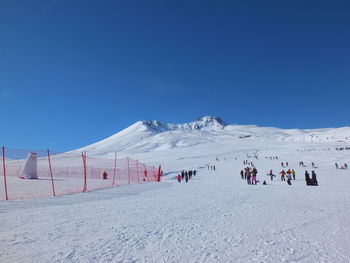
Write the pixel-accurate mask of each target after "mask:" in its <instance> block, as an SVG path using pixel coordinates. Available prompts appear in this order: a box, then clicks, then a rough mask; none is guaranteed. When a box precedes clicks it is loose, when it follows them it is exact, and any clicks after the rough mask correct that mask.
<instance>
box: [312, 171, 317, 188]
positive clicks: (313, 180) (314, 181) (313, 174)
mask: <svg viewBox="0 0 350 263" xmlns="http://www.w3.org/2000/svg"><path fill="white" fill-rule="evenodd" d="M311 182H312V184H313V185H318V182H317V178H316V173H315V171H312V172H311Z"/></svg>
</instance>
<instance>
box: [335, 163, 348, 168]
mask: <svg viewBox="0 0 350 263" xmlns="http://www.w3.org/2000/svg"><path fill="white" fill-rule="evenodd" d="M335 167H336V168H337V169H348V165H347V163H344V165H342V166H341V167H340V168H339V166H338V163H335Z"/></svg>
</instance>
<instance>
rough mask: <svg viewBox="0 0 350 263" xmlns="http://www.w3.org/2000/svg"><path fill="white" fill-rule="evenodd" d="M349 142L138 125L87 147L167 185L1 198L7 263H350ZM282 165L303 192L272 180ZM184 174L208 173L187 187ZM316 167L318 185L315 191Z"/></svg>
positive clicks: (316, 134)
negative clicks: (148, 166)
mask: <svg viewBox="0 0 350 263" xmlns="http://www.w3.org/2000/svg"><path fill="white" fill-rule="evenodd" d="M349 138H350V129H349V128H348V127H344V128H335V129H333V128H329V129H318V130H298V129H295V130H283V129H278V128H269V127H257V126H254V125H245V126H241V125H228V124H226V123H224V122H223V121H221V120H220V119H218V118H211V117H205V118H202V119H199V120H197V121H194V122H191V123H188V124H162V123H160V122H157V121H140V122H137V123H135V124H134V125H132V126H130V127H129V128H127V129H125V130H123V131H121V132H119V133H117V134H115V135H113V136H111V137H109V138H107V139H105V140H103V141H101V142H97V143H95V144H93V145H89V146H87V147H84V149H86V150H88V151H89V154H90V155H91V154H95V155H100V154H102V155H106V156H108V155H109V154H110V153H112V155H111V156H113V152H114V151H118V152H120V153H122V154H125V155H131V156H132V157H136V158H138V159H140V160H142V161H144V162H146V163H154V164H159V163H161V164H162V167H163V169H164V173H165V175H166V176H164V177H163V179H162V182H161V183H147V184H139V185H131V186H125V187H124V186H118V187H115V188H111V189H106V190H102V191H94V192H90V193H84V194H76V195H67V196H61V197H58V198H47V199H37V200H26V201H21V202H14V201H10V202H2V203H1V202H0V214H1V220H2V221H1V222H2V223H1V224H0V237H1V242H0V251H1V252H2V253H0V262H269V263H275V262H305V263H309V262H337V263H348V262H350V252H349V243H350V220H349V217H350V192H349V188H350V174H349V170H348V169H336V168H335V162H337V163H338V164H339V166H343V164H344V163H348V164H349V162H350V157H349V156H350V155H349V153H350V147H349V146H350V141H349ZM346 148H348V149H349V150H346ZM340 149H342V150H340ZM81 150H82V149H78V150H77V151H81ZM276 156H278V159H276V158H275V157H276ZM244 160H248V161H249V162H253V163H254V165H255V167H257V169H258V180H259V181H260V183H258V184H257V185H248V184H247V182H246V181H245V180H242V179H241V178H240V171H241V169H242V168H244V165H243V161H244ZM300 161H303V162H304V164H305V167H301V166H300V165H299V162H300ZM281 162H284V163H285V162H288V163H289V167H288V168H293V169H295V171H296V180H293V181H292V185H288V184H287V183H286V182H284V181H281V180H280V178H279V177H278V176H277V177H275V179H274V180H273V181H271V180H270V177H268V176H267V175H266V173H267V172H268V171H270V169H272V170H273V172H274V173H275V174H277V175H278V172H279V171H280V170H281V169H283V167H281ZM312 163H314V166H315V167H312ZM207 165H215V166H216V170H215V171H214V170H210V169H208V166H207ZM316 167H317V168H316ZM288 168H285V169H288ZM182 169H196V170H197V171H198V173H197V176H196V177H195V178H193V179H191V180H190V181H189V182H188V183H185V182H181V183H178V182H177V181H176V180H175V176H176V175H177V174H178V172H180V171H181V170H182ZM312 169H313V170H315V171H316V173H317V176H318V182H319V186H317V187H316V186H306V185H305V181H304V172H305V170H308V171H309V172H311V170H312ZM264 180H265V181H266V182H267V185H262V184H261V182H262V181H264ZM31 183H32V184H33V185H34V186H37V184H34V183H33V182H31Z"/></svg>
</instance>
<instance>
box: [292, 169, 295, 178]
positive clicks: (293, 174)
mask: <svg viewBox="0 0 350 263" xmlns="http://www.w3.org/2000/svg"><path fill="white" fill-rule="evenodd" d="M292 176H293V180H295V171H294V169H292Z"/></svg>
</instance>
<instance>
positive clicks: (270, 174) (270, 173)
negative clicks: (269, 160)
mask: <svg viewBox="0 0 350 263" xmlns="http://www.w3.org/2000/svg"><path fill="white" fill-rule="evenodd" d="M268 175H269V176H270V177H271V181H273V176H274V175H273V173H272V170H270V172H269V173H268Z"/></svg>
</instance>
